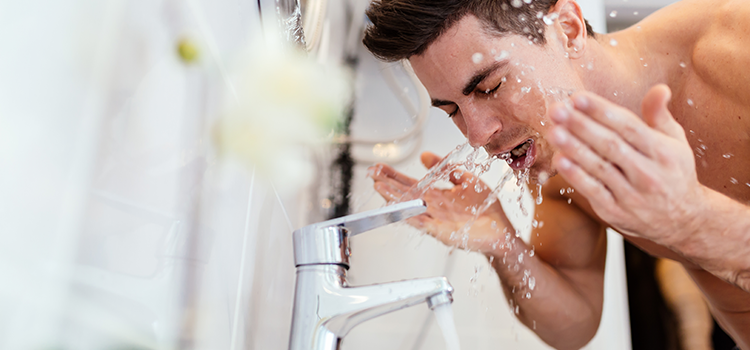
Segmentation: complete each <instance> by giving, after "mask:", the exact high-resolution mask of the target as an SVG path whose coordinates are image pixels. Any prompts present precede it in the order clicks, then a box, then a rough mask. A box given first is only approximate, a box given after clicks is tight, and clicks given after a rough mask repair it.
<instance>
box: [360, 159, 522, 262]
mask: <svg viewBox="0 0 750 350" xmlns="http://www.w3.org/2000/svg"><path fill="white" fill-rule="evenodd" d="M439 160H440V159H439V157H437V156H436V155H434V154H432V153H427V152H425V154H423V155H422V162H423V163H424V164H425V166H427V167H431V166H433V165H435V164H436V163H437V162H438V161H439ZM374 170H375V171H373V172H372V173H371V174H372V177H373V179H374V180H375V189H376V190H377V191H378V192H379V193H380V194H381V195H382V196H383V197H384V198H386V199H387V200H394V201H395V200H399V199H401V198H402V196H403V194H404V193H407V192H408V191H409V189H410V188H411V187H412V186H413V185H414V184H416V183H417V181H416V180H415V179H412V178H410V177H407V176H405V175H403V174H401V173H398V172H397V171H395V170H394V169H393V168H391V167H389V166H387V165H378V166H377V167H376V168H375V169H374ZM456 172H459V173H458V176H454V175H455V174H456ZM456 172H454V173H453V174H451V176H450V179H451V182H452V183H453V185H454V186H453V187H451V188H447V189H439V188H430V189H428V190H427V191H426V192H424V194H423V195H421V196H420V197H421V198H422V199H424V200H425V202H427V211H426V212H425V213H424V214H422V215H419V216H417V217H414V218H412V219H409V220H408V222H409V224H411V225H412V226H414V227H417V228H419V229H422V230H424V231H426V232H427V233H429V234H430V235H432V236H434V237H435V238H437V239H439V240H440V241H442V242H443V243H444V244H446V245H451V246H459V247H462V248H465V249H469V250H478V251H481V252H487V251H489V250H493V249H494V248H495V247H496V246H497V244H499V243H501V242H502V240H504V237H505V232H504V229H505V228H507V227H510V225H509V223H508V221H507V218H506V217H505V214H504V212H503V209H502V207H501V206H500V204H499V203H498V202H494V203H492V205H490V207H489V208H487V209H486V210H484V211H483V212H481V213H479V214H476V213H477V212H478V211H481V207H482V206H483V203H484V202H485V199H487V197H488V196H489V195H490V194H491V191H490V189H489V188H488V187H487V185H485V184H484V183H483V182H482V181H481V180H479V179H478V178H477V177H475V176H473V175H472V174H469V173H463V174H461V173H460V170H456ZM472 221H473V222H472ZM469 222H472V224H471V226H470V227H469V229H468V230H465V227H466V226H467V223H469Z"/></svg>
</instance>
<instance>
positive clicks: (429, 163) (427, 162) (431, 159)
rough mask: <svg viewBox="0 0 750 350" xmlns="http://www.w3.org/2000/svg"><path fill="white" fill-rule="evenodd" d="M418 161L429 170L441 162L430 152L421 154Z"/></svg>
mask: <svg viewBox="0 0 750 350" xmlns="http://www.w3.org/2000/svg"><path fill="white" fill-rule="evenodd" d="M419 160H421V161H422V164H424V166H425V168H427V169H429V168H432V167H433V166H435V164H437V163H439V162H440V160H442V158H440V156H438V155H437V154H435V153H432V152H422V155H421V156H420V157H419Z"/></svg>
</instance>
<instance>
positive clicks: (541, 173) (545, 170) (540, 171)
mask: <svg viewBox="0 0 750 350" xmlns="http://www.w3.org/2000/svg"><path fill="white" fill-rule="evenodd" d="M555 175H557V170H554V169H550V168H549V167H531V168H530V169H529V182H532V183H539V184H542V185H544V183H545V182H547V180H549V179H550V178H552V177H553V176H555Z"/></svg>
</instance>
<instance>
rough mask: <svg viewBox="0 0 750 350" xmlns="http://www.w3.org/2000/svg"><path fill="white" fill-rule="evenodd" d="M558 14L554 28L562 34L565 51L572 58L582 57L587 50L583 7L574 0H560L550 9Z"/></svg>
mask: <svg viewBox="0 0 750 350" xmlns="http://www.w3.org/2000/svg"><path fill="white" fill-rule="evenodd" d="M550 13H556V14H557V20H556V21H555V26H554V28H555V29H556V32H558V34H559V35H560V40H561V41H562V44H563V46H564V49H565V52H567V53H568V57H570V58H571V59H576V58H580V57H581V56H583V52H584V51H585V50H586V38H587V37H588V33H587V32H586V21H585V20H584V19H583V13H582V12H581V7H580V6H578V3H577V2H575V1H574V0H559V1H558V2H557V3H555V5H554V6H552V8H551V9H550Z"/></svg>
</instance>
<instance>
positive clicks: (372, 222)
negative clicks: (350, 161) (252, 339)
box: [289, 199, 453, 350]
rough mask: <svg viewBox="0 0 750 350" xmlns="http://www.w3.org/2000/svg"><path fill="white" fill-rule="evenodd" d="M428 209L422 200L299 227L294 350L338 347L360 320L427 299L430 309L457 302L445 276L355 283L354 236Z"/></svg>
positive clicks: (325, 349)
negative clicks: (351, 275) (351, 277)
mask: <svg viewBox="0 0 750 350" xmlns="http://www.w3.org/2000/svg"><path fill="white" fill-rule="evenodd" d="M426 209H427V207H426V205H425V203H424V201H423V200H421V199H417V200H413V201H409V202H404V203H399V204H395V205H391V206H387V207H384V208H380V209H376V210H370V211H366V212H363V213H359V214H354V215H349V216H344V217H341V218H337V219H333V220H328V221H324V222H321V223H317V224H312V225H309V226H305V227H303V228H301V229H299V230H297V231H294V260H295V261H294V262H295V265H296V266H297V286H296V289H295V293H294V311H293V315H292V330H291V334H290V337H289V349H290V350H303V349H304V350H336V349H339V347H340V345H341V340H342V339H343V337H344V336H346V334H347V333H349V331H350V330H351V329H352V328H354V327H355V326H356V325H358V324H360V323H362V322H364V321H367V320H369V319H371V318H374V317H378V316H380V315H383V314H387V313H389V312H392V311H396V310H400V309H403V308H406V307H409V306H412V305H416V304H420V303H422V302H426V303H427V305H428V306H429V307H430V309H434V308H435V307H436V306H438V305H442V304H446V303H451V302H453V297H452V294H453V287H451V285H450V283H448V280H447V279H446V278H445V277H435V278H421V279H415V280H407V281H399V282H391V283H384V284H374V285H370V286H361V287H350V286H349V285H348V283H347V281H346V270H348V269H349V238H350V237H352V236H354V235H357V234H360V233H362V232H365V231H369V230H372V229H374V228H377V227H380V226H384V225H387V224H390V223H393V222H396V221H400V220H403V219H406V218H409V217H412V216H415V215H418V214H421V213H423V212H424V211H425V210H426Z"/></svg>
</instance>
